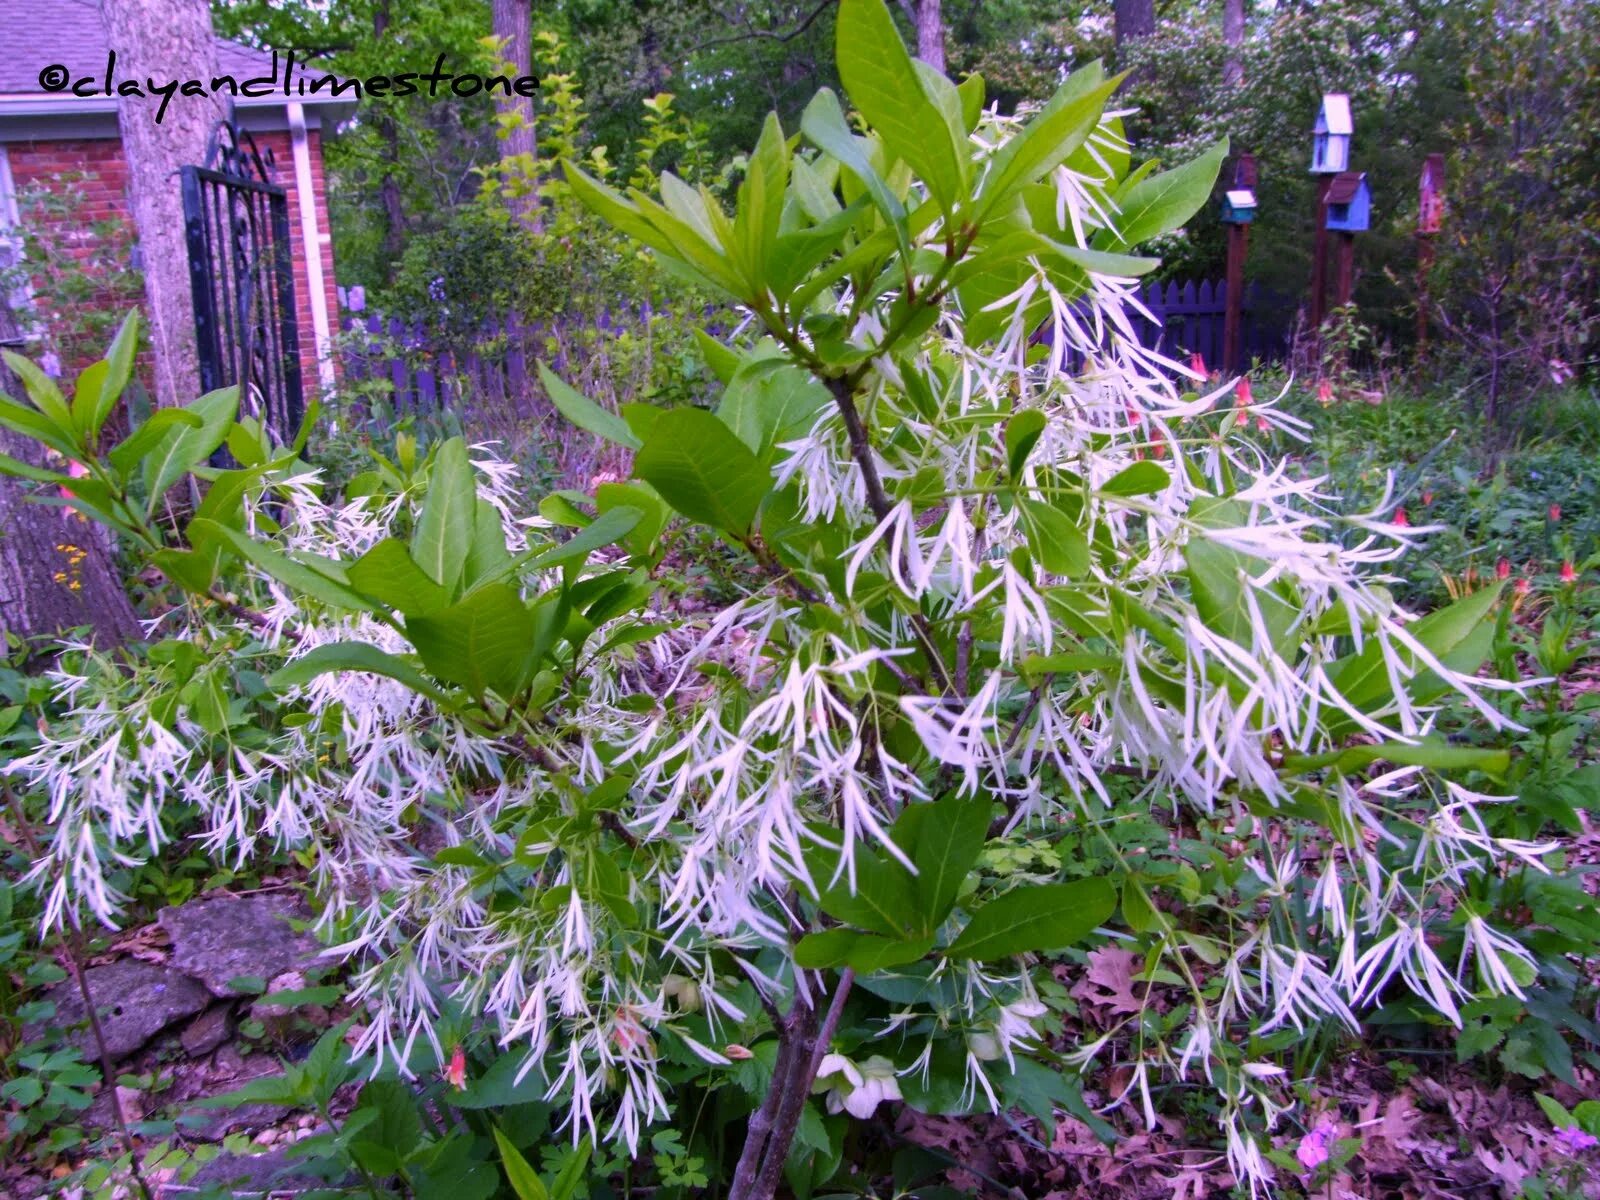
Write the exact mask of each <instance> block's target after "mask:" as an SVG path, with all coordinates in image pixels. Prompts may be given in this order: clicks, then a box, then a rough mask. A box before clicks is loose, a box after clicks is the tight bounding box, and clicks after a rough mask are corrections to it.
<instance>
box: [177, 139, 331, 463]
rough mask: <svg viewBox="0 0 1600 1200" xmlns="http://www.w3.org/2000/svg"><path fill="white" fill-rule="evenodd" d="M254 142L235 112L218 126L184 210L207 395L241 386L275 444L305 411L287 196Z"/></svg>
mask: <svg viewBox="0 0 1600 1200" xmlns="http://www.w3.org/2000/svg"><path fill="white" fill-rule="evenodd" d="M271 162H272V155H271V151H270V150H269V151H268V152H267V154H266V155H265V157H263V155H262V154H261V152H260V151H259V150H258V149H257V148H256V144H255V139H254V138H252V137H251V136H250V134H249V133H247V132H244V131H243V130H241V129H240V128H239V126H238V124H237V123H236V122H235V121H234V120H233V119H232V118H231V116H230V117H229V118H228V119H225V120H223V121H220V122H219V123H218V124H217V127H216V129H215V130H213V131H212V134H211V139H210V143H209V145H208V146H207V150H206V161H205V165H204V166H189V167H184V168H183V170H182V172H181V174H182V185H183V215H184V223H185V229H186V233H187V236H188V244H189V282H190V286H191V288H192V289H193V295H194V327H195V336H196V340H197V342H198V343H199V350H200V386H201V389H202V390H203V391H208V392H209V391H212V390H214V389H216V388H222V387H228V386H230V385H233V384H238V385H239V413H240V415H241V416H246V415H248V416H253V417H255V418H257V419H258V420H260V421H261V423H262V424H263V426H265V428H266V429H267V431H268V432H269V434H270V435H271V436H272V438H273V440H275V441H278V442H287V441H290V440H292V439H293V437H294V434H295V430H296V428H297V427H298V425H299V424H300V418H301V415H302V413H303V411H304V398H303V395H302V393H301V390H300V336H299V329H298V327H297V325H296V322H295V304H294V262H293V259H292V257H291V254H290V242H289V199H288V193H287V192H286V191H285V190H284V189H283V188H281V187H279V186H278V185H276V184H275V183H273V182H272V179H271V177H270V176H269V175H268V173H267V168H268V167H269V166H270V165H271Z"/></svg>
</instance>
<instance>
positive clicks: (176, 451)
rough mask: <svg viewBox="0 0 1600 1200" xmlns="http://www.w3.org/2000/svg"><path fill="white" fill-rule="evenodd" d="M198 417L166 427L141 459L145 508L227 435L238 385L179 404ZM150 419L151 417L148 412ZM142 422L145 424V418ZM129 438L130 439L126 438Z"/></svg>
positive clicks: (236, 404) (236, 408) (158, 500)
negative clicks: (195, 420)
mask: <svg viewBox="0 0 1600 1200" xmlns="http://www.w3.org/2000/svg"><path fill="white" fill-rule="evenodd" d="M183 407H184V408H185V409H186V410H187V411H189V412H191V413H193V414H194V415H195V416H197V417H199V418H200V424H199V425H198V426H193V425H189V424H187V423H184V424H181V425H179V426H178V427H177V428H175V429H172V430H169V431H168V433H167V435H166V436H165V437H164V438H162V439H161V441H160V442H159V443H158V444H157V445H156V446H155V448H154V449H153V450H151V451H150V453H149V454H148V456H146V457H145V459H144V483H145V496H146V501H145V502H146V504H148V505H149V509H148V510H147V511H150V510H153V509H154V508H155V506H156V505H157V504H159V503H161V500H162V497H164V496H165V495H166V494H167V489H168V488H169V487H171V486H172V485H173V484H175V483H177V482H178V480H180V479H182V478H183V477H184V475H185V474H187V473H188V471H189V470H190V469H191V468H192V467H196V466H199V465H200V464H201V463H203V462H204V461H205V460H206V459H208V458H210V457H211V455H212V454H213V453H215V452H216V449H217V447H218V446H220V445H222V442H223V439H224V438H226V437H227V436H228V429H229V427H230V426H231V425H232V424H233V419H234V417H235V416H236V415H238V412H239V389H238V388H237V387H225V388H218V389H217V390H216V391H214V392H207V393H206V394H205V395H204V396H201V397H200V399H198V400H195V401H192V402H191V403H189V404H185V405H184V406H183ZM150 420H151V421H153V420H155V414H151V417H150ZM146 424H149V422H148V421H147V422H146ZM130 440H131V439H130Z"/></svg>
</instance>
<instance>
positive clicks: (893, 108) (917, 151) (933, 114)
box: [830, 0, 970, 213]
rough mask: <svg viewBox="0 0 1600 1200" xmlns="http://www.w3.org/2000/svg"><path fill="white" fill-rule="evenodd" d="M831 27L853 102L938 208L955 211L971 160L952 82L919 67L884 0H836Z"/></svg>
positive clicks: (846, 89) (846, 85)
mask: <svg viewBox="0 0 1600 1200" xmlns="http://www.w3.org/2000/svg"><path fill="white" fill-rule="evenodd" d="M835 26H836V30H837V45H838V50H837V60H838V68H839V81H840V82H841V83H842V84H844V89H845V92H846V93H847V94H848V95H849V97H850V100H851V103H853V104H854V105H855V106H856V108H857V109H859V110H860V111H861V115H862V116H864V117H865V118H866V119H867V123H868V124H869V125H871V126H872V128H873V129H874V130H876V131H877V133H878V136H879V137H881V138H882V139H883V144H884V146H885V148H886V149H887V150H888V151H889V153H890V154H891V155H893V156H894V157H896V158H899V159H901V160H902V161H903V162H905V163H906V164H907V165H908V166H910V167H911V169H912V170H913V171H915V172H916V174H917V177H918V178H919V179H921V180H922V182H923V183H925V184H927V186H928V191H929V192H930V193H931V194H932V195H933V197H934V199H936V200H937V201H938V202H939V207H940V208H942V209H943V210H944V211H945V212H946V213H949V212H952V211H954V209H955V207H956V203H957V201H958V200H959V199H961V198H963V197H964V196H965V194H966V180H967V170H968V167H969V164H970V159H969V158H968V156H967V154H966V152H965V151H966V137H965V131H964V129H963V128H962V114H961V99H960V96H959V95H958V93H957V92H956V89H955V87H954V85H952V84H951V83H950V82H949V80H947V79H944V78H943V77H942V76H937V75H936V76H935V77H936V78H937V79H938V80H939V83H942V84H943V86H942V87H940V86H939V84H936V83H934V82H933V81H932V80H928V79H926V78H925V76H924V75H923V74H922V73H921V72H919V71H918V70H917V65H916V63H914V62H913V61H912V59H911V56H910V55H909V54H908V53H906V48H905V46H904V44H903V43H902V42H901V41H900V33H899V31H898V30H897V29H896V28H895V25H894V18H892V17H891V16H890V15H889V9H888V8H887V6H886V5H885V4H884V3H883V0H841V3H840V5H839V15H838V18H837V20H836V22H835ZM958 139H959V140H958ZM830 153H831V151H830Z"/></svg>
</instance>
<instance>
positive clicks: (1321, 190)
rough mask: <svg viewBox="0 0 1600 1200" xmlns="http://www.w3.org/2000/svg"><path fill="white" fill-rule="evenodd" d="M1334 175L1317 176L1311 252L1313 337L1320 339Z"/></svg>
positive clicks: (1325, 295)
mask: <svg viewBox="0 0 1600 1200" xmlns="http://www.w3.org/2000/svg"><path fill="white" fill-rule="evenodd" d="M1332 186H1333V176H1332V175H1322V176H1319V177H1318V178H1317V232H1316V242H1315V244H1314V249H1313V250H1312V254H1311V337H1312V339H1313V340H1320V339H1321V336H1322V318H1323V317H1324V316H1326V315H1327V308H1326V304H1325V301H1326V298H1327V292H1328V189H1329V188H1330V187H1332Z"/></svg>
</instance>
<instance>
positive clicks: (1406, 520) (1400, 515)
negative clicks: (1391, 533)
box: [1394, 508, 1411, 529]
mask: <svg viewBox="0 0 1600 1200" xmlns="http://www.w3.org/2000/svg"><path fill="white" fill-rule="evenodd" d="M1394 523H1395V524H1396V525H1398V526H1400V528H1402V529H1404V528H1405V527H1406V526H1407V525H1410V524H1411V518H1410V517H1408V516H1406V510H1405V509H1403V508H1397V509H1395V510H1394Z"/></svg>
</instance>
